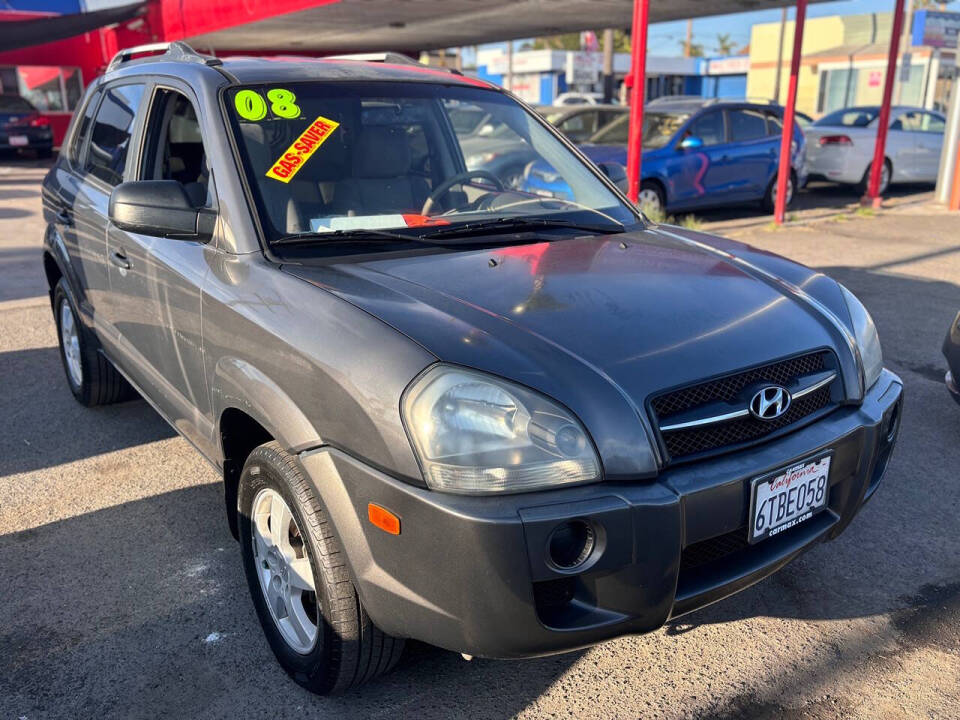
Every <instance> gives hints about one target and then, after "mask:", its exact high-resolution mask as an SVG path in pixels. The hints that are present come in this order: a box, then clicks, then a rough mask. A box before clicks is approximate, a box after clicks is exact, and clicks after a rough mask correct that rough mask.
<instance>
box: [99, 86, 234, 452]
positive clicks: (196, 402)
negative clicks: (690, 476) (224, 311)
mask: <svg viewBox="0 0 960 720" xmlns="http://www.w3.org/2000/svg"><path fill="white" fill-rule="evenodd" d="M148 108H149V109H148V115H147V118H146V122H145V123H144V126H143V142H142V144H141V148H142V151H141V155H140V157H139V158H138V161H137V162H136V163H135V170H134V172H135V175H134V178H133V179H136V180H175V181H177V182H179V183H180V184H181V185H182V186H183V187H184V190H185V191H186V193H187V195H188V197H189V198H190V199H191V201H192V202H193V204H194V206H195V207H198V208H199V207H207V208H213V207H214V206H215V202H214V197H215V193H214V190H213V183H212V180H211V178H210V172H209V168H208V165H207V157H206V153H205V152H204V146H203V138H202V133H201V130H200V125H199V122H198V120H197V117H198V116H197V112H196V108H195V100H194V99H193V97H192V94H190V93H189V91H188V90H187V89H186V88H175V87H166V86H164V87H160V86H157V87H155V88H153V92H152V96H151V98H150V101H149V106H148ZM107 246H108V247H107V252H108V254H109V256H110V260H111V264H110V289H111V293H112V302H111V306H112V308H113V313H114V324H115V326H116V328H117V330H118V331H119V334H120V338H121V345H122V353H123V355H124V366H125V368H126V369H128V370H129V373H130V375H131V376H132V377H133V379H134V381H135V382H136V383H137V384H139V385H140V386H141V388H142V389H143V390H144V391H145V392H146V393H147V394H148V395H149V397H150V398H151V400H153V401H154V403H155V404H156V405H157V406H158V408H159V410H160V411H161V412H162V413H163V414H164V415H165V416H166V418H167V419H168V420H169V421H170V422H171V423H173V424H174V425H176V427H177V428H178V429H180V430H181V432H183V433H184V434H185V435H186V436H187V437H188V438H189V439H190V440H191V441H192V442H193V443H194V444H196V445H198V446H199V447H200V448H201V450H203V451H204V452H205V453H207V454H208V455H209V454H211V453H210V450H211V449H210V448H209V442H210V441H209V438H210V437H211V428H210V421H209V419H208V418H209V409H210V401H209V396H208V392H207V386H206V381H205V374H204V370H203V352H202V344H201V334H200V331H201V318H200V298H201V289H202V287H203V282H204V279H205V277H206V275H207V273H208V271H209V266H208V263H207V261H206V255H205V254H206V253H207V252H208V249H207V247H206V245H205V244H204V243H202V242H199V241H194V240H179V239H178V240H174V239H167V238H161V237H153V236H149V235H141V234H139V233H134V232H127V231H124V230H120V229H119V228H117V227H116V226H114V225H112V224H111V225H110V227H109V230H108V233H107Z"/></svg>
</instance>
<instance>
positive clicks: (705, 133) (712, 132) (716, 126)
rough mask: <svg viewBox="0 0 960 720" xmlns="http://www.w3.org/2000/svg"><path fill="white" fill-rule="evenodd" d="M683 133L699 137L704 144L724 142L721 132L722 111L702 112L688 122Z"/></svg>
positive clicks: (687, 135)
mask: <svg viewBox="0 0 960 720" xmlns="http://www.w3.org/2000/svg"><path fill="white" fill-rule="evenodd" d="M684 135H685V136H686V137H698V138H700V139H701V140H702V141H703V144H704V145H705V146H707V145H720V144H721V143H723V142H726V138H725V137H724V132H723V113H721V112H717V111H713V112H708V113H704V114H703V115H701V116H700V117H698V118H696V119H695V120H694V121H693V122H692V123H690V127H689V128H688V129H687V132H686V133H684Z"/></svg>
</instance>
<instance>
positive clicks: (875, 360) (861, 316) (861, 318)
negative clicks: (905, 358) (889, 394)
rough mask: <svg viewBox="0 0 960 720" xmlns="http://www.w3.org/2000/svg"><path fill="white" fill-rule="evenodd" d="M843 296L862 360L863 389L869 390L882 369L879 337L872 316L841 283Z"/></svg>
mask: <svg viewBox="0 0 960 720" xmlns="http://www.w3.org/2000/svg"><path fill="white" fill-rule="evenodd" d="M840 289H841V290H843V297H844V299H845V300H846V301H847V308H848V309H849V310H850V317H851V319H852V320H853V335H854V337H855V338H856V340H857V347H859V348H860V358H861V360H863V389H864V391H866V390H869V389H870V388H871V387H872V386H873V384H874V383H875V382H876V381H877V379H878V378H879V377H880V371H881V370H883V353H882V352H881V351H880V338H879V337H878V336H877V327H876V325H874V324H873V318H872V317H870V313H868V312H867V309H866V308H865V307H864V306H863V303H862V302H860V301H859V300H858V299H857V296H856V295H854V294H853V293H852V292H850V291H849V290H847V289H846V288H845V287H844V286H843V285H841V286H840Z"/></svg>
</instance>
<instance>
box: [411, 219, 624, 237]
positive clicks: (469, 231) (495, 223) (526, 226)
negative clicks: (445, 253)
mask: <svg viewBox="0 0 960 720" xmlns="http://www.w3.org/2000/svg"><path fill="white" fill-rule="evenodd" d="M542 228H570V229H572V230H582V231H583V232H591V233H597V234H598V235H607V234H613V233H622V232H626V228H625V227H624V226H623V225H621V224H619V223H615V224H612V225H595V224H591V223H580V222H575V221H573V220H561V219H559V218H556V219H553V218H531V217H515V218H511V217H506V218H498V219H497V220H483V221H480V222H472V223H469V222H468V223H465V224H463V225H454V226H452V227H449V228H444V229H442V230H433V231H431V232H428V233H424V234H423V235H421V236H420V239H421V240H439V239H441V238H448V237H458V236H469V235H483V234H487V233H495V232H501V231H505V230H537V229H542Z"/></svg>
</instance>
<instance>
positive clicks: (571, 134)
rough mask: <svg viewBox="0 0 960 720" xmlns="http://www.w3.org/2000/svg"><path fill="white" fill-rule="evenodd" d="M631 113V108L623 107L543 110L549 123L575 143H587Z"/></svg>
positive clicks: (595, 106) (600, 106) (589, 106)
mask: <svg viewBox="0 0 960 720" xmlns="http://www.w3.org/2000/svg"><path fill="white" fill-rule="evenodd" d="M629 113H630V108H628V107H624V106H623V105H573V106H569V107H564V108H561V109H557V108H556V107H549V108H542V109H541V114H542V115H543V116H544V117H545V118H546V119H547V122H548V123H550V124H551V125H553V126H554V127H555V128H557V130H559V131H560V132H562V133H563V134H564V135H566V136H567V137H568V138H569V139H570V140H571V141H572V142H575V143H581V142H586V141H587V140H589V139H590V137H591V136H593V135H594V134H596V133H597V132H598V131H599V130H602V129H603V128H605V127H606V126H607V125H609V124H610V123H611V122H613V121H614V120H616V119H617V118H620V117H623V116H624V115H627V114H629Z"/></svg>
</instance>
